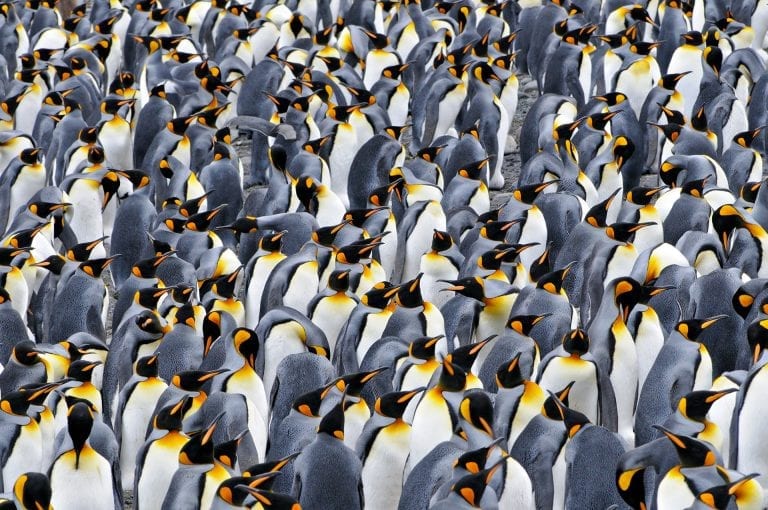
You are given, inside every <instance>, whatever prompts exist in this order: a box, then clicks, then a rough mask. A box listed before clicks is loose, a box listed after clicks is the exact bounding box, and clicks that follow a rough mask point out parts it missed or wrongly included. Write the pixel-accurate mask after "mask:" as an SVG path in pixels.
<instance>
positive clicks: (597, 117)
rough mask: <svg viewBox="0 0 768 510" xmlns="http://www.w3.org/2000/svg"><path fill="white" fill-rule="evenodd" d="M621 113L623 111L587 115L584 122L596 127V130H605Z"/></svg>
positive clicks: (593, 127) (588, 125)
mask: <svg viewBox="0 0 768 510" xmlns="http://www.w3.org/2000/svg"><path fill="white" fill-rule="evenodd" d="M619 113H621V111H616V112H603V113H595V114H592V115H590V116H589V117H587V118H586V119H585V120H584V122H582V124H585V125H586V126H587V127H589V128H591V129H594V130H595V131H603V132H604V131H605V128H606V126H608V123H609V122H610V121H611V119H613V118H614V117H615V116H616V115H618V114H619Z"/></svg>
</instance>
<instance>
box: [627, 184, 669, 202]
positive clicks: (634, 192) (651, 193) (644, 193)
mask: <svg viewBox="0 0 768 510" xmlns="http://www.w3.org/2000/svg"><path fill="white" fill-rule="evenodd" d="M663 189H665V187H664V186H657V187H655V188H648V187H643V186H637V187H635V188H632V189H631V190H630V191H629V193H627V202H630V203H632V204H635V205H643V206H645V205H648V204H650V203H651V201H652V200H653V198H654V197H655V196H656V195H658V194H659V192H660V191H661V190H663Z"/></svg>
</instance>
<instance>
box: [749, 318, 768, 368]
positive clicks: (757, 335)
mask: <svg viewBox="0 0 768 510" xmlns="http://www.w3.org/2000/svg"><path fill="white" fill-rule="evenodd" d="M747 343H748V344H749V351H750V353H751V354H752V362H753V363H754V364H755V365H757V362H758V361H759V360H760V358H761V357H762V355H763V352H765V350H766V349H768V319H763V320H756V321H754V322H753V323H752V324H750V325H749V327H748V328H747Z"/></svg>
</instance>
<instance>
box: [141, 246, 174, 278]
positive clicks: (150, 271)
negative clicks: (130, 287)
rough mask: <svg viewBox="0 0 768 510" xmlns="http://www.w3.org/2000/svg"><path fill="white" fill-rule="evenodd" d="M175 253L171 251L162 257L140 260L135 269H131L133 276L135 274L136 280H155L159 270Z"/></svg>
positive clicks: (156, 256)
mask: <svg viewBox="0 0 768 510" xmlns="http://www.w3.org/2000/svg"><path fill="white" fill-rule="evenodd" d="M173 253H175V252H173V251H170V252H167V253H164V254H161V255H155V256H154V257H150V258H148V259H143V260H140V261H138V262H136V263H135V264H134V265H133V267H131V274H133V276H135V277H136V278H145V279H151V278H155V275H156V273H157V268H158V267H159V266H160V264H162V263H163V262H164V261H165V260H166V259H167V258H168V257H170V256H171V255H172V254H173Z"/></svg>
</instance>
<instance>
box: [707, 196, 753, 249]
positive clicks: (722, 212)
mask: <svg viewBox="0 0 768 510" xmlns="http://www.w3.org/2000/svg"><path fill="white" fill-rule="evenodd" d="M744 226H747V224H746V222H745V221H744V217H743V216H742V215H741V213H740V212H739V210H738V209H736V207H734V206H733V205H731V204H725V205H722V206H720V207H718V208H717V210H715V212H714V213H712V227H713V228H714V229H715V232H717V234H718V237H719V238H720V241H721V242H722V243H723V248H724V249H725V251H726V252H728V251H729V250H730V239H731V235H732V233H733V231H734V230H735V229H737V228H739V227H744Z"/></svg>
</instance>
